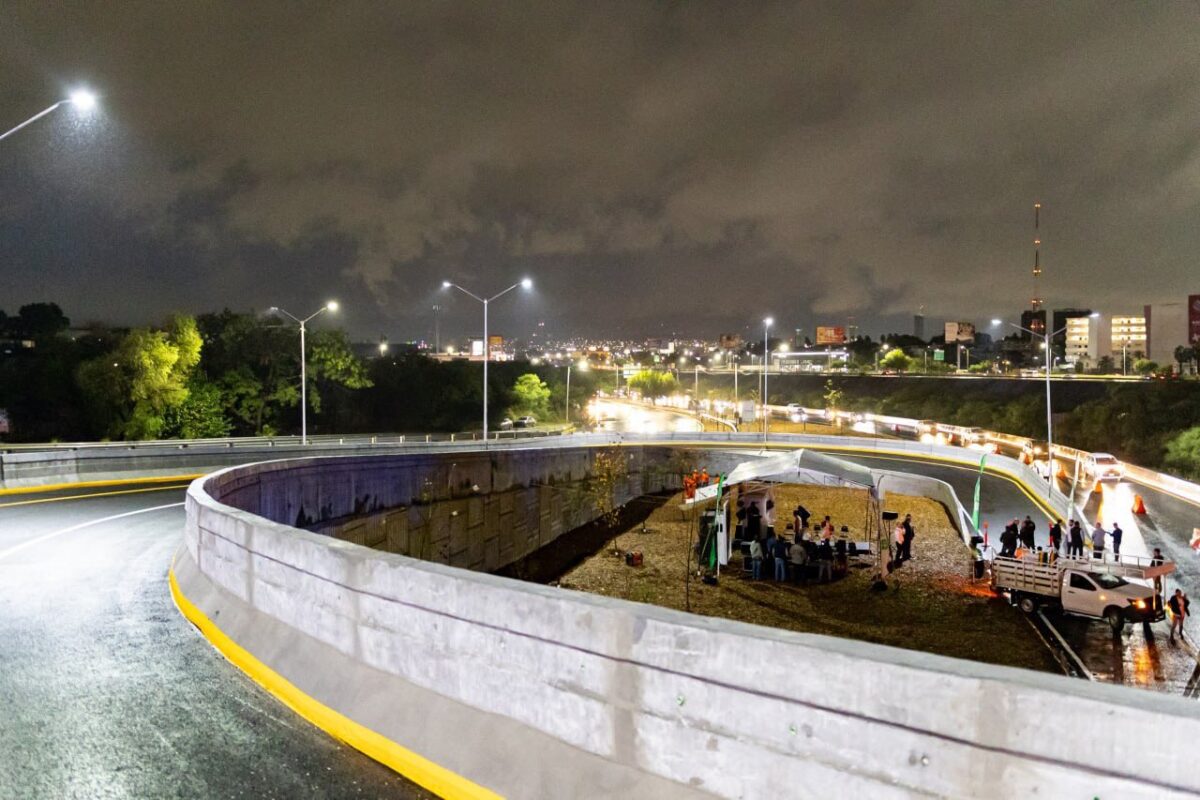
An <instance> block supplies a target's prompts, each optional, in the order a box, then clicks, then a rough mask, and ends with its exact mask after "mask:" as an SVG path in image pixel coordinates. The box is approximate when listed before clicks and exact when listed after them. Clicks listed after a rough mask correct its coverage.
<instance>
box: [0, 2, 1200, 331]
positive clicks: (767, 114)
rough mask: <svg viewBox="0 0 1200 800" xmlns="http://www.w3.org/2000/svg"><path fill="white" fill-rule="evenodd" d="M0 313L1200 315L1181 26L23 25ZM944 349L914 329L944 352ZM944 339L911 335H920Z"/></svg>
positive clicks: (760, 11) (895, 21)
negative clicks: (330, 301) (74, 97)
mask: <svg viewBox="0 0 1200 800" xmlns="http://www.w3.org/2000/svg"><path fill="white" fill-rule="evenodd" d="M81 84H85V85H87V86H89V87H91V88H93V89H94V90H96V91H97V92H98V93H100V94H101V95H102V100H101V109H100V113H98V114H96V115H94V116H93V117H92V118H90V119H89V120H87V121H86V122H84V121H81V120H80V119H79V118H78V117H77V115H76V114H75V112H74V111H73V110H71V109H69V108H63V109H60V110H59V111H57V112H55V113H54V114H53V115H51V116H49V117H47V118H46V119H43V120H41V121H39V122H38V123H35V125H33V126H31V127H30V128H27V129H26V130H24V131H21V132H20V133H18V134H17V135H15V136H14V137H12V138H10V139H7V140H5V141H3V142H0V186H2V187H3V189H2V191H0V308H3V309H5V310H7V311H9V312H10V313H11V312H13V311H15V309H16V307H17V306H19V305H21V304H22V303H25V302H30V301H37V300H55V301H57V302H58V303H59V304H60V305H62V306H63V308H64V310H65V311H66V312H67V314H68V315H69V316H71V318H72V320H73V321H74V322H75V323H83V322H86V321H88V320H105V321H110V322H115V323H125V324H128V323H148V322H156V321H159V320H160V319H161V318H162V317H163V316H164V315H165V314H167V313H168V312H171V311H174V310H181V311H188V312H200V311H205V310H214V309H220V308H222V307H226V306H227V307H230V308H233V309H237V310H250V309H255V308H264V307H267V306H271V305H280V306H283V307H285V308H288V309H289V310H291V311H293V313H296V314H307V313H308V312H309V311H312V310H314V309H316V308H317V307H319V306H320V305H321V304H322V303H323V302H324V301H325V300H326V299H327V298H337V299H338V300H340V301H341V303H342V305H343V308H344V311H345V313H344V314H343V315H342V317H341V323H342V324H344V325H345V326H346V327H347V328H348V329H349V330H350V331H351V332H352V333H353V334H354V335H355V336H357V337H361V338H374V337H377V336H379V335H381V334H385V335H388V336H389V337H391V338H392V339H393V340H399V339H404V338H410V337H421V336H426V337H430V336H432V310H431V307H432V306H433V305H434V304H436V303H439V302H440V303H441V304H442V305H443V306H444V307H445V309H446V310H445V313H444V316H443V325H442V328H443V332H444V333H450V334H457V333H468V332H473V331H475V330H476V329H477V320H478V317H479V309H478V308H477V307H476V305H475V304H474V303H473V302H472V301H470V300H468V299H467V298H465V297H462V296H461V295H460V296H458V297H449V296H447V295H445V294H443V293H440V292H439V290H438V287H439V285H440V283H441V281H442V280H443V279H444V278H449V279H451V280H455V281H457V282H460V283H462V284H463V285H464V286H466V287H467V288H470V289H472V290H473V291H475V292H477V293H479V294H485V293H487V294H490V293H494V292H496V291H499V290H501V289H503V288H505V287H506V286H508V285H509V284H511V283H513V282H515V281H516V280H518V279H519V278H520V277H522V276H524V275H530V276H532V277H533V278H534V280H535V282H536V284H537V288H536V291H535V292H534V293H532V294H530V295H522V294H521V293H520V292H515V293H513V295H512V296H506V297H505V298H504V300H503V301H502V302H497V304H496V306H495V307H494V310H493V319H494V323H493V331H494V332H499V333H504V334H507V335H527V334H528V333H529V332H530V331H531V330H532V329H533V326H534V325H535V324H536V323H537V322H538V321H539V320H544V321H545V323H546V327H545V331H546V332H548V333H549V334H550V335H563V336H565V335H571V334H580V335H612V336H644V335H660V334H663V333H670V332H672V331H677V332H679V333H681V334H684V333H686V334H694V335H714V334H716V333H718V332H721V331H742V330H744V329H745V328H746V327H747V326H751V327H752V328H754V329H756V330H757V321H758V320H760V319H761V318H762V317H763V316H764V315H766V314H768V313H770V314H774V316H775V317H776V319H777V320H778V321H779V323H780V325H781V327H783V328H785V329H790V328H793V327H809V326H812V325H814V324H845V322H846V318H847V316H849V315H853V316H855V317H856V318H857V323H858V324H859V325H860V326H861V328H862V329H863V331H864V332H868V333H881V332H884V331H892V330H898V331H899V330H903V331H908V330H910V329H911V316H912V314H913V313H914V312H915V311H916V310H917V309H918V308H919V307H920V306H925V309H926V313H927V314H928V315H929V317H930V318H931V322H932V321H935V320H937V319H939V318H961V319H966V320H976V321H980V322H982V321H983V320H985V319H986V318H989V317H992V316H997V315H1000V314H1005V315H1007V316H1009V317H1010V318H1011V317H1012V316H1013V315H1015V314H1016V313H1018V312H1019V310H1020V309H1021V308H1023V307H1025V305H1026V304H1027V302H1028V298H1029V296H1030V293H1031V280H1032V279H1031V277H1030V275H1029V272H1030V268H1031V266H1032V260H1033V252H1032V221H1033V220H1032V217H1033V213H1032V206H1033V203H1034V201H1035V200H1037V201H1040V202H1041V203H1042V204H1043V218H1042V219H1043V226H1042V238H1043V248H1042V255H1043V263H1044V266H1045V268H1046V273H1045V288H1044V290H1043V295H1044V296H1045V297H1046V299H1047V301H1048V303H1049V305H1051V306H1052V307H1053V306H1061V305H1080V306H1084V307H1091V308H1096V309H1100V310H1102V311H1105V312H1109V313H1111V312H1117V311H1124V310H1130V309H1140V308H1141V306H1142V304H1144V303H1147V302H1157V301H1165V300H1179V299H1182V297H1181V295H1184V294H1186V293H1189V292H1200V5H1197V4H1196V3H1182V2H1180V3H1168V2H1154V3H1131V2H1121V3H1116V2H1114V3H1103V2H1083V3H1064V2H1056V3H1033V2H1030V3H1013V2H1005V3H984V2H951V3H902V2H895V0H889V2H883V3H877V4H872V3H828V4H809V3H805V4H799V3H789V4H778V5H776V4H768V3H744V4H734V3H718V2H642V3H617V2H609V1H608V0H605V1H604V2H595V1H594V0H593V1H592V2H580V3H568V2H546V3H538V4H527V3H511V2H501V3H497V2H485V3H478V4H464V3H450V2H436V3H413V2H404V3H302V2H289V3H268V2H253V3H247V2H216V1H215V0H214V1H212V2H204V3H150V2H145V3H140V2H121V3H82V2H79V3H46V2H10V3H8V4H6V6H5V13H4V21H3V24H2V25H0V109H2V115H0V129H7V128H8V127H10V126H12V125H16V124H17V123H19V122H21V121H22V120H24V119H26V118H27V117H29V116H31V115H33V114H34V113H36V112H38V111H40V110H41V109H43V108H45V107H46V106H47V105H49V104H50V103H52V102H54V101H55V100H57V99H59V98H61V97H63V96H64V95H65V94H66V92H67V91H69V90H70V89H71V88H73V87H75V86H77V85H81ZM930 327H932V325H931V326H930ZM932 332H934V331H932V330H928V329H927V334H928V333H932Z"/></svg>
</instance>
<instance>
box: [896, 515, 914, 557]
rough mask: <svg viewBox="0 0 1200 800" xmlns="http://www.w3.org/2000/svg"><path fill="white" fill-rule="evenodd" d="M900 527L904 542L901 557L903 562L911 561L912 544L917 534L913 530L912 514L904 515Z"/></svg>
mask: <svg viewBox="0 0 1200 800" xmlns="http://www.w3.org/2000/svg"><path fill="white" fill-rule="evenodd" d="M900 527H902V528H903V529H904V542H903V546H904V550H903V553H902V556H901V557H902V558H903V559H904V560H905V561H911V560H912V543H913V539H914V538H915V537H916V535H917V532H916V531H915V530H914V529H913V524H912V514H905V515H904V522H903V523H902V524H901V526H900Z"/></svg>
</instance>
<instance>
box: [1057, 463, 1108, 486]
mask: <svg viewBox="0 0 1200 800" xmlns="http://www.w3.org/2000/svg"><path fill="white" fill-rule="evenodd" d="M1054 477H1056V478H1058V479H1059V480H1060V481H1065V480H1066V479H1067V478H1068V477H1069V476H1068V475H1067V466H1066V464H1064V463H1062V462H1061V461H1059V462H1058V471H1057V472H1055V473H1054ZM1096 485H1097V486H1099V485H1100V483H1099V482H1097V483H1096Z"/></svg>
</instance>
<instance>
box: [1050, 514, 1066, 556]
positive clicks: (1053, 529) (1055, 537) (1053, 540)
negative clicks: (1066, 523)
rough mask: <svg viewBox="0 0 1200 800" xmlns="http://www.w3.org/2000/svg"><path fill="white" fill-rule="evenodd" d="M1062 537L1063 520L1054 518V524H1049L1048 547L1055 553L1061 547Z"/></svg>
mask: <svg viewBox="0 0 1200 800" xmlns="http://www.w3.org/2000/svg"><path fill="white" fill-rule="evenodd" d="M1062 538H1063V521H1062V520H1061V519H1058V520H1055V521H1054V524H1053V525H1051V526H1050V549H1051V550H1053V551H1054V552H1056V553H1057V552H1059V550H1061V549H1062Z"/></svg>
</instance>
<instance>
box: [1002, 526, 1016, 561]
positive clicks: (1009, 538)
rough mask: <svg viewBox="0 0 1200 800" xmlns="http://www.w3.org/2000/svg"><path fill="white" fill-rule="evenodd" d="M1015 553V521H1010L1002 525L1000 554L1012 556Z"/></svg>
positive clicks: (1006, 556)
mask: <svg viewBox="0 0 1200 800" xmlns="http://www.w3.org/2000/svg"><path fill="white" fill-rule="evenodd" d="M1016 554H1017V526H1016V523H1015V522H1010V523H1008V524H1007V525H1005V526H1004V532H1003V533H1001V534H1000V555H1001V556H1003V557H1004V558H1012V557H1013V556H1015V555H1016Z"/></svg>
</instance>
